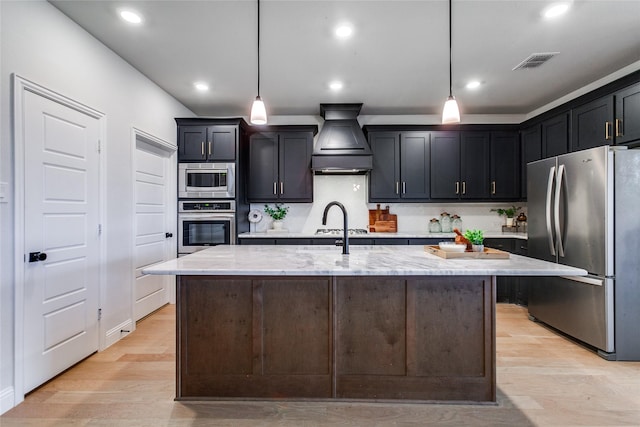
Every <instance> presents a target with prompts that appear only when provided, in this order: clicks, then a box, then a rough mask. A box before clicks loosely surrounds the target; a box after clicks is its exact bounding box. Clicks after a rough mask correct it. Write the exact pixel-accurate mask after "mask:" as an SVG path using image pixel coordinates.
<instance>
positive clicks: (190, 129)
mask: <svg viewBox="0 0 640 427" xmlns="http://www.w3.org/2000/svg"><path fill="white" fill-rule="evenodd" d="M178 135H179V136H178V161H179V162H201V161H205V160H206V159H207V126H180V128H179V131H178Z"/></svg>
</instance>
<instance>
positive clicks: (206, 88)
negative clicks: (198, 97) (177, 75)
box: [193, 82, 209, 92]
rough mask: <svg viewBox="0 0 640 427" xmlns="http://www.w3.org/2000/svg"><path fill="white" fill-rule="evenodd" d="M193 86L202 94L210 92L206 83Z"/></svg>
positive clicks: (197, 83) (196, 83)
mask: <svg viewBox="0 0 640 427" xmlns="http://www.w3.org/2000/svg"><path fill="white" fill-rule="evenodd" d="M193 86H195V88H196V89H198V90H199V91H200V92H205V91H207V90H209V85H208V84H206V83H202V82H195V83H194V84H193Z"/></svg>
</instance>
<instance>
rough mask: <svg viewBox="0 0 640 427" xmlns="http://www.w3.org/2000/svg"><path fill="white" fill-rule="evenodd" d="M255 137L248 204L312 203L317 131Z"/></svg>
mask: <svg viewBox="0 0 640 427" xmlns="http://www.w3.org/2000/svg"><path fill="white" fill-rule="evenodd" d="M282 128H286V127H284V126H283V127H280V128H278V131H264V132H258V133H254V134H253V135H251V137H250V141H249V167H248V171H247V178H248V179H247V185H248V188H247V200H248V201H250V202H277V201H280V202H312V201H313V175H312V172H311V153H312V151H313V136H314V134H315V133H316V132H317V127H315V126H313V127H308V129H306V130H303V129H300V128H301V127H295V128H296V129H295V130H291V131H287V130H283V129H282Z"/></svg>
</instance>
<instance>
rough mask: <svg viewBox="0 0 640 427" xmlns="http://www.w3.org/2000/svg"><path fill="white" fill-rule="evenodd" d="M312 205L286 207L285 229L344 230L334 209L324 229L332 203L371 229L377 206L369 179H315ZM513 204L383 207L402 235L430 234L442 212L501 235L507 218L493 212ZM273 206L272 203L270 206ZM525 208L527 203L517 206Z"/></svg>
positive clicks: (356, 224)
mask: <svg viewBox="0 0 640 427" xmlns="http://www.w3.org/2000/svg"><path fill="white" fill-rule="evenodd" d="M313 178H314V197H313V198H314V202H313V203H285V205H286V206H289V213H288V215H287V217H286V218H285V220H284V227H285V228H286V229H287V230H289V231H290V232H294V233H298V232H299V233H313V232H315V231H316V229H318V228H325V227H326V228H342V212H341V211H340V209H338V208H336V207H332V208H331V210H330V211H329V214H328V217H327V225H326V226H323V225H322V213H323V212H324V208H325V206H326V205H327V204H328V203H329V202H331V201H334V200H335V201H337V202H340V203H342V204H343V205H344V206H345V208H346V209H347V213H348V216H349V228H365V229H366V228H368V225H369V209H375V208H376V204H375V203H368V202H367V195H368V191H369V190H368V177H367V176H366V175H315V176H314V177H313ZM512 204H514V203H512V202H503V203H381V204H380V207H381V208H383V209H384V208H385V207H386V206H389V209H390V213H392V214H396V215H398V232H399V233H414V232H417V233H422V232H427V231H428V223H429V220H430V219H431V218H440V214H441V213H442V212H448V213H449V214H450V215H453V214H458V215H459V216H460V217H461V218H462V228H463V229H467V228H480V229H482V230H485V231H500V230H501V227H502V225H503V224H504V217H501V216H498V214H497V213H496V212H491V211H490V210H491V209H493V208H498V207H501V208H505V207H509V206H511V205H512ZM270 205H272V203H270ZM515 205H516V206H523V207H524V209H523V211H525V212H526V204H525V203H515ZM251 209H258V210H260V211H263V210H264V203H255V204H252V205H251ZM251 227H252V228H251V231H253V232H265V231H266V230H267V229H269V228H271V218H269V217H268V216H267V215H266V214H263V219H262V221H260V222H259V223H257V224H252V226H251Z"/></svg>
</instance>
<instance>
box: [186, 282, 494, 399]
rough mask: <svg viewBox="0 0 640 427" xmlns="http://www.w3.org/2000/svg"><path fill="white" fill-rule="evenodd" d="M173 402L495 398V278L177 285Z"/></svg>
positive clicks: (190, 283) (191, 283)
mask: <svg viewBox="0 0 640 427" xmlns="http://www.w3.org/2000/svg"><path fill="white" fill-rule="evenodd" d="M177 292H178V301H177V397H176V400H206V399H230V398H242V399H251V398H254V399H313V398H316V399H346V400H348V399H354V400H356V399H358V400H359V399H368V400H393V399H401V400H408V401H459V402H495V400H496V372H495V304H494V301H495V276H304V277H301V276H296V277H294V276H265V277H256V276H211V275H202V276H190V275H183V276H179V277H178V289H177Z"/></svg>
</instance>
